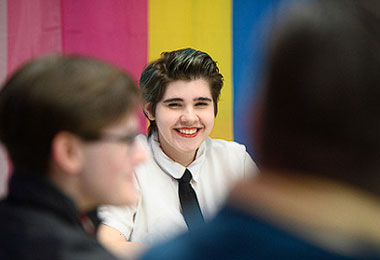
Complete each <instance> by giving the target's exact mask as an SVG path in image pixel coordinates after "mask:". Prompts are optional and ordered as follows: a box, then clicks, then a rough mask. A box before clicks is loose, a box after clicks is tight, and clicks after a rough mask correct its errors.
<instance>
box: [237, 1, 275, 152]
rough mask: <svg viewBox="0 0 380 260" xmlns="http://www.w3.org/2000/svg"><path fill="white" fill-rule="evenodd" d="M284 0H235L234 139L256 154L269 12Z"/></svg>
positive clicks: (271, 12)
mask: <svg viewBox="0 0 380 260" xmlns="http://www.w3.org/2000/svg"><path fill="white" fill-rule="evenodd" d="M280 1H281V0H254V1H252V0H233V5H232V10H233V11H232V14H233V18H232V19H233V21H232V22H233V27H232V28H233V86H234V88H233V89H234V90H233V104H234V106H233V110H234V111H233V119H234V120H233V124H234V128H233V130H234V140H235V141H237V142H239V143H243V144H245V145H247V147H248V151H249V152H250V154H251V156H252V157H254V144H253V142H252V136H253V134H252V131H251V130H250V129H251V128H252V121H253V120H252V118H253V114H252V106H253V105H254V102H255V101H254V100H255V97H256V96H257V92H258V85H259V80H260V78H259V77H258V76H259V74H260V69H261V68H262V64H261V63H262V62H261V61H262V58H263V55H262V54H263V52H264V48H263V47H265V46H263V42H264V39H265V36H264V35H265V29H266V25H267V21H269V20H268V19H266V20H264V19H263V18H268V16H269V15H271V14H273V11H274V9H275V6H276V4H277V3H278V2H280Z"/></svg>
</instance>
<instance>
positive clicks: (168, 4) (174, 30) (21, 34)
mask: <svg viewBox="0 0 380 260" xmlns="http://www.w3.org/2000/svg"><path fill="white" fill-rule="evenodd" d="M279 1H280V0H107V1H104V0H0V82H3V81H4V80H5V78H6V77H7V75H9V74H10V73H12V72H13V71H14V70H15V68H17V67H18V66H19V65H20V64H22V63H24V62H25V61H27V60H29V59H31V58H33V57H35V56H38V55H42V54H48V53H65V54H83V55H89V56H93V57H97V58H101V59H103V60H107V61H109V62H112V63H113V64H115V65H117V66H119V67H121V68H123V69H125V70H127V71H128V72H129V73H130V74H131V75H132V76H133V77H134V78H135V79H136V80H138V78H139V75H140V73H141V71H142V69H143V68H144V67H145V65H146V64H147V62H149V61H151V60H153V59H156V58H158V57H159V55H160V53H161V52H163V51H170V50H174V49H179V48H184V47H192V48H195V49H200V50H202V51H205V52H207V53H209V54H210V55H211V56H212V57H213V59H215V60H216V61H217V62H218V64H219V68H220V71H221V73H222V74H223V76H224V78H225V85H224V88H223V90H222V95H221V99H220V103H219V113H218V116H217V119H216V123H215V127H214V130H213V132H212V136H213V137H216V138H223V139H227V140H237V141H239V142H242V143H248V139H249V133H247V129H248V121H249V116H250V115H249V110H247V108H248V107H249V105H251V103H252V101H253V98H252V93H253V92H252V89H254V88H255V86H254V84H253V83H252V82H249V81H247V78H248V77H247V75H250V74H252V73H250V71H251V72H253V71H254V69H255V64H257V62H256V63H255V59H258V57H259V56H260V53H258V52H257V51H255V50H256V49H257V48H256V45H257V41H258V40H259V39H258V38H260V37H259V34H257V35H256V34H255V33H256V32H255V27H256V26H257V25H258V24H259V21H261V18H262V16H263V15H264V14H266V13H268V10H269V12H270V9H271V8H273V7H274V6H275V4H276V3H277V2H279ZM251 61H253V62H251ZM251 68H252V69H253V70H251ZM247 105H248V106H247ZM145 124H146V121H145V119H144V118H143V117H142V120H141V125H142V128H144V127H145ZM1 158H2V157H1V156H0V164H1V165H2V166H1V167H0V175H2V172H3V173H4V169H3V168H4V164H5V163H4V159H1ZM1 160H3V161H2V162H1ZM0 182H1V181H0Z"/></svg>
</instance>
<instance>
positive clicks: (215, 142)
mask: <svg viewBox="0 0 380 260" xmlns="http://www.w3.org/2000/svg"><path fill="white" fill-rule="evenodd" d="M206 146H207V148H208V149H218V150H223V149H233V150H234V151H242V152H246V151H247V148H246V147H245V145H243V144H239V143H237V142H234V141H227V140H223V139H214V138H211V137H208V138H207V139H206Z"/></svg>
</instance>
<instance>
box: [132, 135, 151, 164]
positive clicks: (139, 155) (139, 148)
mask: <svg viewBox="0 0 380 260" xmlns="http://www.w3.org/2000/svg"><path fill="white" fill-rule="evenodd" d="M134 145H135V149H134V153H133V155H132V156H133V159H134V164H135V165H139V164H141V163H143V162H145V161H146V160H148V158H150V157H151V152H150V149H149V146H148V144H147V143H146V142H144V141H141V140H136V141H135V144H134Z"/></svg>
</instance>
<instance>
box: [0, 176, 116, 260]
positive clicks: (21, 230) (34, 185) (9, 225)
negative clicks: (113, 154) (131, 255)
mask: <svg viewBox="0 0 380 260" xmlns="http://www.w3.org/2000/svg"><path fill="white" fill-rule="evenodd" d="M0 259H12V260H13V259H20V260H21V259H22V260H28V259H49V260H55V259H70V260H75V259H116V258H115V257H114V256H112V255H111V254H110V253H109V252H108V251H106V250H105V249H104V248H103V247H102V246H101V245H100V244H99V243H98V242H97V241H96V239H95V237H91V236H89V235H88V234H87V233H86V232H85V231H84V229H83V228H82V225H81V222H80V220H79V213H78V210H77V208H76V207H75V205H74V203H73V201H72V200H71V199H69V198H68V197H67V196H66V195H64V194H63V193H62V192H61V191H59V190H58V189H57V188H56V187H55V186H53V185H52V184H51V183H50V182H48V181H47V180H45V179H43V178H36V177H27V176H24V175H21V174H20V173H18V172H15V173H14V174H13V176H12V179H11V183H10V188H9V195H8V197H7V198H6V199H5V200H3V201H1V202H0Z"/></svg>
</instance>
